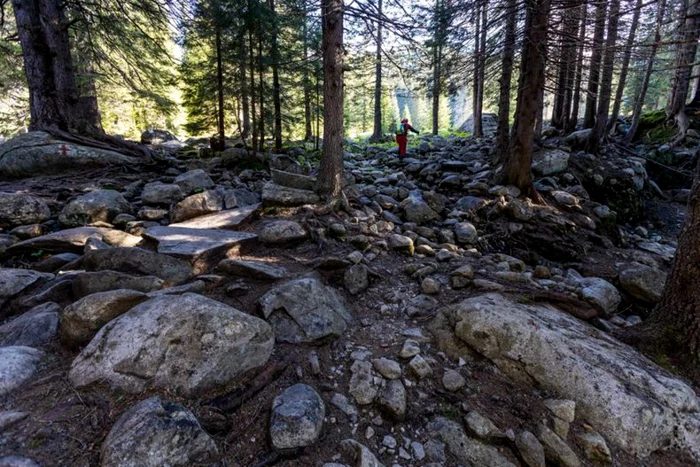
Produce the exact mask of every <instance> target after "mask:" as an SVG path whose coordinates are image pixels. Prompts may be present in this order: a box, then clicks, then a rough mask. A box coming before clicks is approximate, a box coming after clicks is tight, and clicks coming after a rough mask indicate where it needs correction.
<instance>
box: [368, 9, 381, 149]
mask: <svg viewBox="0 0 700 467" xmlns="http://www.w3.org/2000/svg"><path fill="white" fill-rule="evenodd" d="M377 10H378V12H379V17H380V19H378V20H377V52H376V62H375V75H374V131H373V132H372V137H371V138H370V141H373V142H379V141H381V140H382V137H383V136H384V135H383V133H382V20H381V16H382V0H378V2H377Z"/></svg>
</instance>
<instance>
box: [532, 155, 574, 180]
mask: <svg viewBox="0 0 700 467" xmlns="http://www.w3.org/2000/svg"><path fill="white" fill-rule="evenodd" d="M568 167H569V153H568V152H565V151H562V150H561V149H545V150H543V151H540V152H538V153H536V154H535V155H534V157H533V161H532V171H533V172H534V173H535V174H536V175H538V176H546V175H552V174H556V173H559V172H563V171H565V170H566V169H567V168H568Z"/></svg>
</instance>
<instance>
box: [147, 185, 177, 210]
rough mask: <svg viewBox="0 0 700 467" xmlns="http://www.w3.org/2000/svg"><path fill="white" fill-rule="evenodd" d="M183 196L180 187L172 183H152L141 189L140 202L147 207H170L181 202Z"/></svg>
mask: <svg viewBox="0 0 700 467" xmlns="http://www.w3.org/2000/svg"><path fill="white" fill-rule="evenodd" d="M184 197H185V194H184V193H183V192H182V188H180V185H175V184H174V183H161V182H153V183H148V184H146V186H144V187H143V191H142V192H141V201H143V203H144V204H147V205H155V206H170V205H171V204H175V203H177V202H178V201H180V200H182V199H183V198H184Z"/></svg>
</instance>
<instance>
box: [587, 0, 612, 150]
mask: <svg viewBox="0 0 700 467" xmlns="http://www.w3.org/2000/svg"><path fill="white" fill-rule="evenodd" d="M619 13H620V0H610V19H609V20H608V39H607V42H606V44H605V60H604V62H603V75H602V77H601V81H600V94H599V101H598V115H597V116H596V119H595V125H594V126H593V131H592V132H591V135H590V137H589V138H588V151H589V152H591V153H593V154H595V153H597V152H598V148H599V147H600V143H601V140H602V139H603V137H604V136H605V129H606V128H607V125H608V112H609V111H610V94H611V92H612V78H613V71H614V67H615V46H616V43H617V24H618V22H619V18H620V14H619Z"/></svg>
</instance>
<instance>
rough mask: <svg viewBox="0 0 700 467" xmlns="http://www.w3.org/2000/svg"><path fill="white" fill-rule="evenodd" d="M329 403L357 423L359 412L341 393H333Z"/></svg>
mask: <svg viewBox="0 0 700 467" xmlns="http://www.w3.org/2000/svg"><path fill="white" fill-rule="evenodd" d="M331 404H333V405H334V406H335V407H337V408H338V409H340V411H341V412H343V413H344V414H345V415H347V416H348V418H349V419H350V421H351V422H353V423H357V420H358V417H359V414H360V412H359V411H358V410H357V407H356V406H354V405H353V404H352V402H350V400H349V399H348V398H347V397H345V396H344V395H342V394H339V393H335V394H333V398H332V399H331Z"/></svg>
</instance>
